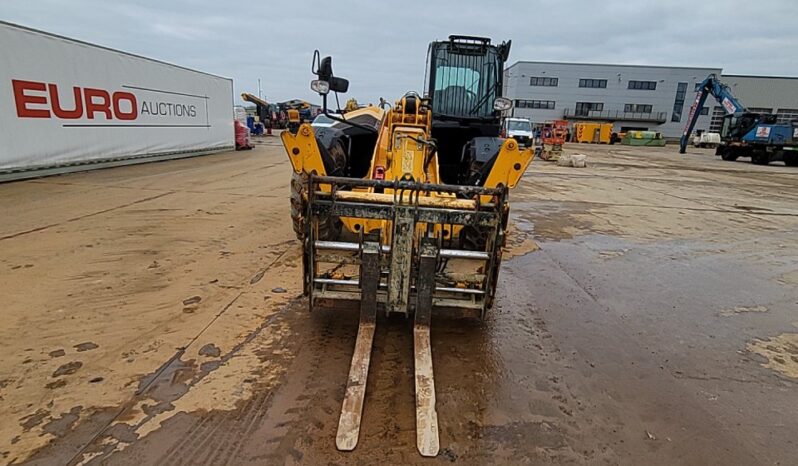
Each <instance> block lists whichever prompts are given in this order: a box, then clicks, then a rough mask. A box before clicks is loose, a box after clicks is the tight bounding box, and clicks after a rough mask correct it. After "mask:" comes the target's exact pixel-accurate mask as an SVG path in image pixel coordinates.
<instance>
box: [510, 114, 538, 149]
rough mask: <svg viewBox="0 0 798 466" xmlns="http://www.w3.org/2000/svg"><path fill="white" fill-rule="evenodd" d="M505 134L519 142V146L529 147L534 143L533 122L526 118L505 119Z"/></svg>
mask: <svg viewBox="0 0 798 466" xmlns="http://www.w3.org/2000/svg"><path fill="white" fill-rule="evenodd" d="M503 130H504V131H503V134H504V136H506V137H508V138H513V139H515V140H516V141H518V145H519V146H523V147H529V146H531V145H532V143H533V142H534V138H533V134H532V122H531V121H530V120H527V119H526V118H505V119H504V125H503Z"/></svg>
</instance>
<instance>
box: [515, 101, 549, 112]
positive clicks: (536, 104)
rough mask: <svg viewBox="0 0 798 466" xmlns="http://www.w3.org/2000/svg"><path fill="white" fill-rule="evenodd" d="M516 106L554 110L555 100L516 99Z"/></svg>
mask: <svg viewBox="0 0 798 466" xmlns="http://www.w3.org/2000/svg"><path fill="white" fill-rule="evenodd" d="M515 107H516V108H538V109H543V110H554V101H553V100H516V101H515Z"/></svg>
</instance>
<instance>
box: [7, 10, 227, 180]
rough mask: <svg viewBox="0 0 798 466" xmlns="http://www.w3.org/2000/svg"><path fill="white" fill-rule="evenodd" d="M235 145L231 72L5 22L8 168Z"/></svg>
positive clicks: (63, 163)
mask: <svg viewBox="0 0 798 466" xmlns="http://www.w3.org/2000/svg"><path fill="white" fill-rule="evenodd" d="M233 147H234V131H233V84H232V80H230V79H227V78H222V77H219V76H214V75H210V74H207V73H202V72H198V71H194V70H190V69H187V68H183V67H180V66H176V65H171V64H168V63H163V62H159V61H156V60H151V59H147V58H143V57H139V56H135V55H131V54H127V53H124V52H119V51H116V50H111V49H107V48H104V47H100V46H96V45H92V44H87V43H83V42H79V41H73V40H70V39H66V38H63V37H58V36H54V35H51V34H47V33H44V32H41V31H35V30H31V29H27V28H24V27H21V26H17V25H13V24H9V23H3V22H0V173H2V172H8V171H19V170H30V169H36V168H45V167H55V166H60V165H69V164H76V163H77V164H83V163H91V162H98V161H107V160H120V159H126V158H135V159H141V160H145V159H146V158H148V157H161V156H164V155H170V154H187V153H195V152H203V153H204V152H210V151H216V150H226V149H231V148H233Z"/></svg>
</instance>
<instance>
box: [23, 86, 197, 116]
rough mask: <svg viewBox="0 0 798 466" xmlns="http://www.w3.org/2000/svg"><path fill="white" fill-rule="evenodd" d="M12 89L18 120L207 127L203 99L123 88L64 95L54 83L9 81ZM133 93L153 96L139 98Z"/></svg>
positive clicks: (76, 89) (77, 89)
mask: <svg viewBox="0 0 798 466" xmlns="http://www.w3.org/2000/svg"><path fill="white" fill-rule="evenodd" d="M11 86H12V88H13V90H14V104H15V106H16V109H17V116H18V117H19V118H57V119H60V120H83V119H85V120H95V121H97V120H101V121H106V122H108V121H118V122H124V121H136V122H138V121H140V120H148V121H151V122H152V123H153V124H157V123H158V122H161V123H162V124H163V125H165V126H169V125H174V124H175V121H174V120H175V119H181V121H183V122H185V123H187V124H189V123H194V124H195V125H196V126H203V127H207V125H208V115H207V113H206V112H203V109H204V108H205V106H204V100H205V99H207V98H208V97H207V96H202V95H190V94H185V93H177V92H173V91H165V90H161V89H147V88H142V87H137V86H130V85H123V86H122V88H123V90H106V89H96V88H91V87H80V86H72V87H71V89H68V90H67V91H66V92H63V91H59V89H58V84H56V83H44V82H37V81H25V80H21V79H12V80H11ZM135 91H138V92H140V93H142V94H144V93H147V94H152V95H142V96H141V97H138V96H136V94H135V93H134V92H135ZM192 99H194V100H193V101H192ZM198 108H199V110H198ZM139 117H141V118H139ZM98 125H102V123H98Z"/></svg>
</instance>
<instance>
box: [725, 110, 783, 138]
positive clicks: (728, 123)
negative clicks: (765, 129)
mask: <svg viewBox="0 0 798 466" xmlns="http://www.w3.org/2000/svg"><path fill="white" fill-rule="evenodd" d="M776 121H777V117H776V115H773V114H770V113H756V112H738V113H730V114H728V115H725V116H724V117H723V125H722V126H721V129H720V136H721V138H722V139H730V140H733V141H739V140H740V139H742V137H743V136H745V135H746V134H748V133H749V132H750V131H751V130H752V129H753V128H754V127H755V126H757V125H759V124H775V123H776Z"/></svg>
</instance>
